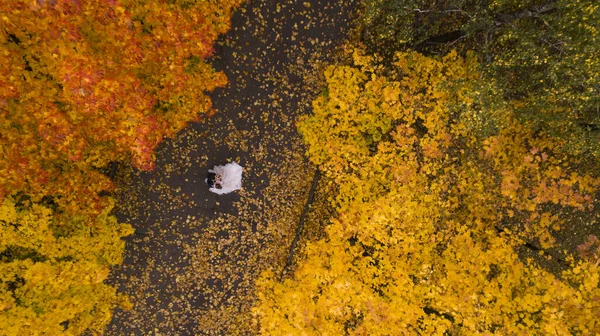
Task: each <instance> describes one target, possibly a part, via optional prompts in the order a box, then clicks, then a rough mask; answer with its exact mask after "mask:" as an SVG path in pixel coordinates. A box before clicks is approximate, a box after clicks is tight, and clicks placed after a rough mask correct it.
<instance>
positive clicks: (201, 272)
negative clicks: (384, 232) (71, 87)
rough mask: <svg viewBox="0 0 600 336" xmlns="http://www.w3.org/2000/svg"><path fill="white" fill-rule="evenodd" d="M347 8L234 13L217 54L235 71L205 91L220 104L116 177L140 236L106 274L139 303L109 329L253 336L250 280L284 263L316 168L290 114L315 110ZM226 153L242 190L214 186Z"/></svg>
mask: <svg viewBox="0 0 600 336" xmlns="http://www.w3.org/2000/svg"><path fill="white" fill-rule="evenodd" d="M278 3H280V4H278ZM282 3H285V4H282ZM353 8H354V1H334V0H331V1H319V0H306V1H302V0H301V1H286V2H280V1H275V0H268V1H251V2H250V3H249V4H247V5H246V6H244V7H243V9H242V10H240V11H238V12H237V13H236V14H235V15H234V17H233V22H232V29H231V31H230V32H229V33H228V34H227V35H226V36H225V37H223V38H221V39H220V41H219V42H218V45H217V46H216V53H215V58H214V64H215V67H216V68H217V69H219V70H221V69H222V70H224V71H225V73H226V74H227V76H228V78H229V80H230V85H228V86H227V87H226V88H225V89H221V90H217V91H215V92H214V93H213V95H212V98H213V102H214V106H215V108H216V109H217V111H218V113H217V114H216V115H215V116H214V117H212V118H210V119H209V120H207V121H205V122H201V123H197V124H193V125H190V126H189V127H188V128H187V129H185V130H183V131H182V132H180V134H179V135H178V136H177V137H176V138H175V139H172V140H168V141H165V142H164V144H163V145H162V146H161V147H160V148H159V150H158V152H157V156H156V163H157V165H156V169H155V170H154V171H153V172H150V173H143V172H139V171H135V170H132V169H130V168H124V167H122V168H121V169H119V172H118V174H117V180H118V181H120V183H121V185H122V189H121V190H122V193H121V194H120V195H119V201H120V204H119V211H118V214H117V215H118V218H119V220H120V221H121V222H126V223H130V224H132V225H133V226H134V227H135V228H136V233H135V234H134V235H133V236H131V237H129V238H128V239H127V247H126V252H125V262H124V263H123V265H122V266H120V267H118V268H116V269H115V270H114V271H113V273H112V274H111V280H110V283H111V284H114V285H116V286H117V287H118V289H119V291H120V292H124V293H127V294H128V295H130V297H131V301H132V302H133V303H134V304H135V307H134V308H133V309H132V310H131V311H128V312H125V311H122V310H119V309H117V311H116V312H115V314H114V318H113V321H112V322H111V324H110V325H109V326H108V327H107V331H106V334H107V335H238V334H239V335H247V334H252V333H253V330H254V328H255V326H254V325H253V322H252V319H251V314H250V307H251V306H252V304H253V300H254V299H253V284H254V280H255V279H256V277H257V276H258V274H259V273H260V271H261V270H263V269H265V268H273V269H275V270H276V271H277V272H280V271H281V268H282V266H283V264H284V263H285V259H286V257H287V253H288V249H289V246H290V244H291V241H292V239H293V235H294V233H295V230H296V226H297V223H298V219H299V217H300V212H301V210H302V208H303V206H304V202H305V200H306V197H307V193H308V190H309V186H310V183H311V179H312V174H313V173H314V167H312V166H311V165H310V164H308V163H307V162H306V159H305V158H304V157H303V152H304V148H303V147H302V144H301V139H300V137H299V136H298V134H297V132H296V129H295V121H296V119H297V117H298V116H300V115H303V114H306V113H308V112H309V111H310V102H311V101H312V99H313V98H314V97H315V95H316V94H318V92H316V91H317V89H318V88H319V82H320V78H319V77H318V74H319V73H320V71H319V67H320V66H321V65H323V64H324V62H326V61H328V60H330V59H331V58H332V56H331V55H332V53H333V49H334V48H335V47H336V46H338V45H340V44H341V43H342V42H343V41H342V40H343V39H344V38H345V37H346V34H347V31H348V27H349V24H350V22H351V21H352V20H351V19H352V18H351V12H352V11H353ZM232 160H233V161H236V162H238V163H240V164H241V165H242V166H244V169H245V170H244V179H243V183H244V190H242V191H241V192H236V193H232V194H228V195H222V196H218V195H216V194H212V193H210V192H209V191H208V189H207V187H206V185H205V184H204V181H203V180H204V177H205V175H206V173H207V170H208V169H209V168H211V167H212V166H213V165H215V164H224V163H226V162H228V161H232ZM310 230H311V229H310V228H309V230H308V231H310Z"/></svg>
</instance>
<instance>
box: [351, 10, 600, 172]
mask: <svg viewBox="0 0 600 336" xmlns="http://www.w3.org/2000/svg"><path fill="white" fill-rule="evenodd" d="M364 11H365V14H364V15H363V17H362V22H363V37H364V40H365V42H366V43H367V44H368V45H370V46H371V47H372V49H374V50H377V51H378V52H382V53H385V54H387V55H389V56H391V55H393V53H394V52H395V51H396V50H406V49H416V50H419V51H421V52H426V53H440V52H441V53H445V52H447V51H448V50H449V49H454V48H462V49H465V50H466V49H469V50H474V51H475V52H477V53H478V55H479V57H480V59H481V61H482V62H483V63H484V65H485V67H484V71H483V75H484V77H485V79H486V81H495V82H496V89H497V90H496V91H495V92H491V93H490V94H491V96H490V97H489V99H495V98H497V97H498V96H500V97H502V98H503V99H505V100H514V101H519V102H521V104H519V105H518V106H517V107H516V108H515V116H516V117H517V118H518V119H519V121H520V122H522V123H525V124H527V125H528V127H530V128H531V129H541V130H543V131H545V132H549V133H552V135H553V136H555V137H557V138H559V139H561V140H562V141H564V142H565V144H566V145H567V146H568V147H569V150H570V151H571V152H572V153H574V154H580V155H592V156H594V157H595V158H596V162H597V158H598V157H599V155H600V146H599V145H598V144H599V143H600V141H598V140H599V139H600V138H599V137H600V133H599V132H600V127H599V125H600V119H599V118H600V114H598V108H599V106H600V100H599V97H600V87H599V86H598V83H600V78H599V77H598V76H600V75H599V74H600V62H599V61H598V59H599V58H598V52H599V51H598V46H599V45H600V43H599V41H598V39H599V33H598V32H599V31H600V9H599V8H598V4H597V2H596V1H593V0H577V1H570V0H558V1H554V0H547V1H543V0H542V1H540V0H526V1H513V0H494V1H491V0H484V1H481V0H452V1H444V2H443V3H440V2H431V1H422V0H367V1H365V10H364ZM481 118H482V119H489V120H490V121H489V122H488V123H487V125H486V127H487V128H486V129H483V130H482V132H490V130H491V131H494V132H495V131H497V130H498V129H500V128H502V127H503V126H502V125H498V124H497V123H498V121H495V120H494V119H493V116H490V115H487V114H485V111H482V115H481ZM500 122H501V121H500Z"/></svg>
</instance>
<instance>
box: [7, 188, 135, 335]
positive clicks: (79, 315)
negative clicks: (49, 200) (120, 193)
mask: <svg viewBox="0 0 600 336" xmlns="http://www.w3.org/2000/svg"><path fill="white" fill-rule="evenodd" d="M111 209H112V206H109V207H107V208H105V209H104V212H103V213H102V214H100V216H98V217H97V218H96V222H95V223H94V225H92V226H90V225H89V224H88V223H86V222H85V221H83V220H81V219H77V218H71V222H70V223H68V224H69V225H68V226H67V225H57V224H56V222H55V220H54V217H53V213H52V210H51V209H48V208H46V207H44V206H41V205H38V204H31V203H30V202H28V201H19V202H16V201H15V200H14V199H12V198H7V199H5V200H4V202H3V204H2V205H1V206H0V335H41V334H44V335H65V334H68V335H78V334H81V333H83V332H84V331H85V330H87V329H89V330H91V331H94V332H97V333H99V332H102V330H103V329H104V326H105V325H106V324H107V323H108V322H109V321H110V317H111V313H112V310H113V308H114V307H115V306H117V305H121V306H123V307H124V308H127V307H128V305H129V303H128V301H127V299H126V298H125V297H123V296H121V295H117V294H116V289H115V288H113V287H111V286H108V285H106V284H104V283H103V281H104V280H105V279H106V277H107V276H108V273H109V271H110V266H112V265H116V264H119V263H121V262H122V256H121V252H122V251H123V248H124V245H125V242H124V241H123V240H122V239H121V238H122V237H124V236H126V235H129V234H131V232H132V229H131V227H130V226H129V225H124V224H118V223H117V221H116V219H115V217H114V216H110V215H109V212H110V211H111Z"/></svg>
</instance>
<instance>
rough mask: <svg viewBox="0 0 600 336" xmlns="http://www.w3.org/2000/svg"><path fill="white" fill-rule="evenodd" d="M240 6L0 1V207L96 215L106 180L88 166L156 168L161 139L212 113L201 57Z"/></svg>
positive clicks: (211, 74) (131, 0)
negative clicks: (20, 198) (11, 198)
mask: <svg viewBox="0 0 600 336" xmlns="http://www.w3.org/2000/svg"><path fill="white" fill-rule="evenodd" d="M240 2H241V0H223V1H187V0H185V1H168V2H167V1H158V2H141V1H135V0H118V1H115V0H105V1H86V0H83V1H70V0H58V1H54V0H53V1H44V0H41V1H40V0H38V1H21V0H8V1H3V2H2V4H0V13H2V20H0V28H1V30H0V52H1V53H2V55H3V56H2V58H1V60H0V62H1V63H0V116H1V120H2V123H1V124H0V146H1V147H0V153H1V155H0V199H3V198H4V197H6V196H8V195H11V194H13V193H15V192H17V191H20V192H23V193H26V194H27V195H30V196H31V197H34V198H35V199H39V198H41V197H43V196H48V197H55V200H54V201H55V202H56V203H57V204H58V205H59V207H60V208H61V209H63V210H64V211H67V212H68V211H69V210H70V207H73V208H76V211H81V210H82V209H81V204H91V205H92V206H91V207H89V209H88V210H89V211H92V210H91V209H93V210H94V211H95V213H99V212H100V211H101V209H102V208H103V207H104V206H105V204H103V201H102V200H101V199H100V198H98V197H97V196H96V194H97V191H98V190H105V189H107V188H110V182H109V181H108V180H107V179H105V178H103V177H102V176H100V175H99V174H97V173H95V172H94V170H95V169H97V168H99V167H104V166H105V165H106V164H107V163H108V162H110V161H115V160H123V159H128V160H129V159H130V160H131V161H133V163H134V165H135V166H136V167H138V168H141V169H152V167H153V151H154V149H155V148H156V146H157V145H158V144H159V143H160V141H161V140H162V139H163V138H164V137H169V136H172V135H173V134H175V133H176V132H177V131H179V130H181V129H182V128H183V127H184V126H185V125H186V124H187V123H188V122H190V121H193V120H197V119H198V118H199V116H201V115H208V114H210V113H211V103H210V99H209V98H208V96H207V95H206V94H205V93H206V92H207V91H211V90H213V89H214V88H215V87H219V86H223V85H224V84H225V83H226V78H225V76H224V74H223V73H220V72H215V71H214V70H213V69H212V67H211V66H210V64H208V63H207V62H206V58H207V57H208V56H210V55H211V53H212V51H213V49H212V45H213V43H214V41H215V40H216V38H217V36H218V35H219V34H220V33H223V32H225V31H226V30H227V29H228V27H229V20H230V15H231V11H232V10H233V9H234V8H236V6H238V5H239V3H240Z"/></svg>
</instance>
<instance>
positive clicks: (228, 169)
mask: <svg viewBox="0 0 600 336" xmlns="http://www.w3.org/2000/svg"><path fill="white" fill-rule="evenodd" d="M243 170H244V169H243V168H242V167H241V166H240V165H239V164H237V163H235V162H232V163H228V164H226V165H224V166H215V167H214V168H213V169H209V170H208V176H207V177H206V179H205V180H204V182H206V184H207V185H208V188H209V189H208V190H210V191H212V192H214V193H215V194H219V195H222V194H227V193H230V192H232V191H235V190H240V189H242V171H243Z"/></svg>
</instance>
